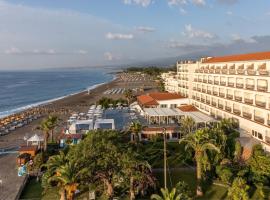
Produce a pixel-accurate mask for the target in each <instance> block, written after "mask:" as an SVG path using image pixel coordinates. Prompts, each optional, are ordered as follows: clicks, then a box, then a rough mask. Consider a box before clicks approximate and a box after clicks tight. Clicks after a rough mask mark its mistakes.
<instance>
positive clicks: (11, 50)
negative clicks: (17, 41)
mask: <svg viewBox="0 0 270 200" xmlns="http://www.w3.org/2000/svg"><path fill="white" fill-rule="evenodd" d="M21 53H22V51H21V50H20V49H18V48H17V47H11V48H9V49H6V50H5V54H9V55H12V54H13V55H14V54H21Z"/></svg>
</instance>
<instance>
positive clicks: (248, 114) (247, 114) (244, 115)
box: [243, 112, 252, 119]
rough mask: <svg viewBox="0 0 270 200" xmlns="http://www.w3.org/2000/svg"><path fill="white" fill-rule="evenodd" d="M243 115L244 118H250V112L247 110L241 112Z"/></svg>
mask: <svg viewBox="0 0 270 200" xmlns="http://www.w3.org/2000/svg"><path fill="white" fill-rule="evenodd" d="M243 117H244V118H246V119H251V118H252V114H251V113H247V112H243Z"/></svg>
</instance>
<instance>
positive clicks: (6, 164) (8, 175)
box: [0, 154, 25, 200]
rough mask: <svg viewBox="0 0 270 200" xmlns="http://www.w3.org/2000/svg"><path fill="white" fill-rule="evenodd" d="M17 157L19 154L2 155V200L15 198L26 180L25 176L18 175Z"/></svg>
mask: <svg viewBox="0 0 270 200" xmlns="http://www.w3.org/2000/svg"><path fill="white" fill-rule="evenodd" d="M16 157H17V154H6V155H0V200H15V199H16V196H17V193H18V192H19V190H20V187H21V185H22V184H23V182H24V179H25V177H18V176H17V167H16ZM1 180H2V183H1Z"/></svg>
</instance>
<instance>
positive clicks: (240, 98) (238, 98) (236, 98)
mask: <svg viewBox="0 0 270 200" xmlns="http://www.w3.org/2000/svg"><path fill="white" fill-rule="evenodd" d="M234 99H235V101H242V97H239V96H235V97H234Z"/></svg>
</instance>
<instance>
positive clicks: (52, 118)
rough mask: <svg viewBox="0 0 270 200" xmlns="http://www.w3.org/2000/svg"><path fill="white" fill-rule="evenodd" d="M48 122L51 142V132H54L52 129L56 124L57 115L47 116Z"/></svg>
mask: <svg viewBox="0 0 270 200" xmlns="http://www.w3.org/2000/svg"><path fill="white" fill-rule="evenodd" d="M47 120H48V123H49V125H50V136H51V141H52V142H53V133H54V129H55V127H56V126H57V124H58V117H57V116H51V115H50V116H49V117H48V119H47Z"/></svg>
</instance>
